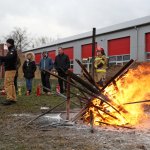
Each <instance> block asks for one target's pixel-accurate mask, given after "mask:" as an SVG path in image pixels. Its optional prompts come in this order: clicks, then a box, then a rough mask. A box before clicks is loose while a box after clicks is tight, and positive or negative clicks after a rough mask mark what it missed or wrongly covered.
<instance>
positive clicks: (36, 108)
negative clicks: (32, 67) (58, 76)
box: [0, 80, 79, 114]
mask: <svg viewBox="0 0 150 150" xmlns="http://www.w3.org/2000/svg"><path fill="white" fill-rule="evenodd" d="M39 83H40V80H34V81H33V92H32V94H31V95H30V96H26V95H25V93H26V87H25V82H24V81H23V80H19V85H21V91H22V95H21V96H17V103H16V104H14V105H11V106H3V105H0V111H1V114H11V113H41V110H40V108H41V107H42V106H47V107H50V108H53V107H54V106H56V105H58V104H59V103H61V102H62V101H64V100H65V99H64V98H62V97H60V96H58V95H56V94H55V93H56V92H55V89H56V84H57V80H53V81H51V83H52V84H51V85H52V93H53V94H52V95H50V96H47V95H41V96H36V87H37V85H38V84H39ZM73 90H74V89H73ZM4 98H5V97H4V96H0V99H4ZM71 100H72V101H74V102H76V103H79V101H78V100H77V99H76V98H74V97H73V98H71ZM75 107H77V106H75V105H74V104H72V103H71V108H75ZM6 108H7V109H6ZM65 109H66V103H64V104H63V105H61V106H59V107H58V108H57V109H55V110H57V111H58V110H65Z"/></svg>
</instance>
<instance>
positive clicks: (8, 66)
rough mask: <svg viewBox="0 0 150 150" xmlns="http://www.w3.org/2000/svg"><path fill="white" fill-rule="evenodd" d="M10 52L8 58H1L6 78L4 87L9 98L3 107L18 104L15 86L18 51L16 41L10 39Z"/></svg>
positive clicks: (8, 42) (7, 42) (8, 43)
mask: <svg viewBox="0 0 150 150" xmlns="http://www.w3.org/2000/svg"><path fill="white" fill-rule="evenodd" d="M6 44H7V47H8V52H7V54H6V56H0V61H1V62H2V63H4V67H5V77H4V87H5V91H6V95H7V98H6V100H4V101H3V102H2V104H3V105H11V104H15V103H16V101H17V100H16V92H15V86H14V77H15V74H16V63H17V51H16V49H15V45H14V40H13V39H8V40H7V41H6Z"/></svg>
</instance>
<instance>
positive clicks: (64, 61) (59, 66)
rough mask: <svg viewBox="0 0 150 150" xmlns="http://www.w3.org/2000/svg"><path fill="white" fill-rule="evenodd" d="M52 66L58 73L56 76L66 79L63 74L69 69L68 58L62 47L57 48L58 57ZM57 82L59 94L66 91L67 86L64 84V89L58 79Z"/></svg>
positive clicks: (61, 81)
mask: <svg viewBox="0 0 150 150" xmlns="http://www.w3.org/2000/svg"><path fill="white" fill-rule="evenodd" d="M54 66H55V69H56V70H57V72H58V75H59V76H60V77H63V78H64V79H67V76H66V74H65V72H66V71H67V70H68V69H69V68H70V60H69V57H68V56H67V55H65V54H64V51H63V48H62V47H59V48H58V55H57V56H56V58H55V63H54ZM58 82H59V86H60V93H64V90H66V88H67V84H65V87H64V83H63V80H61V79H58Z"/></svg>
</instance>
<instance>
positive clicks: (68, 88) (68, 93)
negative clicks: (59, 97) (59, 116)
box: [66, 75, 71, 120]
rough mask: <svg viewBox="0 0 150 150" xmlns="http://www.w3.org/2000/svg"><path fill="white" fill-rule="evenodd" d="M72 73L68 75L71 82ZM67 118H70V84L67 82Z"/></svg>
mask: <svg viewBox="0 0 150 150" xmlns="http://www.w3.org/2000/svg"><path fill="white" fill-rule="evenodd" d="M70 80H71V79H70V75H68V76H67V81H68V82H70ZM66 112H67V116H66V120H69V117H70V116H69V114H70V84H69V83H67V101H66Z"/></svg>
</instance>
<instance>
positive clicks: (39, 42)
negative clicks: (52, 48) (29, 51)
mask: <svg viewBox="0 0 150 150" xmlns="http://www.w3.org/2000/svg"><path fill="white" fill-rule="evenodd" d="M54 41H55V39H54V38H51V37H47V36H41V37H39V38H35V39H33V41H32V48H35V47H40V46H44V45H47V44H50V43H51V42H54Z"/></svg>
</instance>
